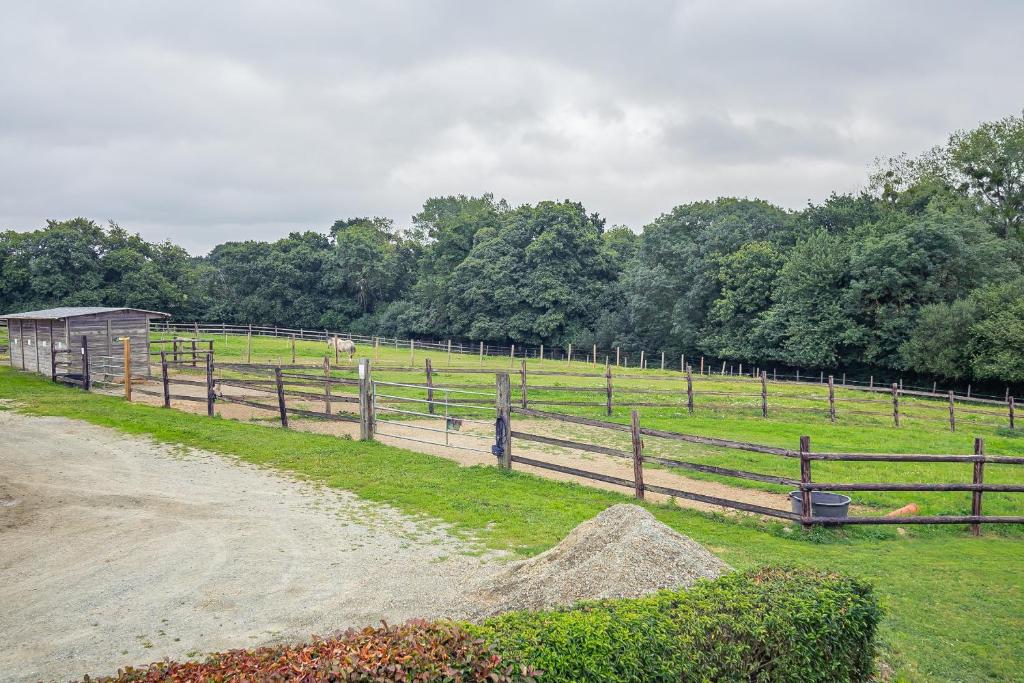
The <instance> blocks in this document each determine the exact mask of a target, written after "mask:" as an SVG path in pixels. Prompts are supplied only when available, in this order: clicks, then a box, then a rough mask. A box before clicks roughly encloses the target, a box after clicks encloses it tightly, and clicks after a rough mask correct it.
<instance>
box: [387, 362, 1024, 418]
mask: <svg viewBox="0 0 1024 683" xmlns="http://www.w3.org/2000/svg"><path fill="white" fill-rule="evenodd" d="M379 367H380V368H381V369H386V370H387V371H389V372H395V373H409V374H415V375H420V374H421V373H422V380H421V381H419V382H414V381H413V380H409V381H408V382H407V385H408V386H410V387H417V388H422V389H424V390H425V391H426V393H427V398H428V399H429V398H430V397H431V396H432V392H433V391H435V390H457V389H473V388H479V387H480V385H479V384H466V383H459V382H457V381H455V382H452V381H447V382H445V381H440V382H439V381H438V377H439V376H440V377H441V378H442V379H443V378H444V376H446V375H449V376H458V375H480V374H484V375H492V374H497V373H496V371H495V370H493V369H484V368H464V367H435V366H434V365H433V363H432V361H431V360H430V359H429V358H428V359H425V360H424V364H423V367H422V368H420V367H417V366H409V365H397V366H396V365H391V366H388V365H381V366H379ZM514 377H515V381H513V382H512V385H511V389H510V391H511V392H512V394H513V395H514V396H516V397H517V404H518V405H519V407H521V408H528V407H530V406H543V407H562V408H567V407H582V408H598V409H602V411H603V412H604V413H605V414H606V415H611V414H612V413H613V410H614V409H615V408H679V409H685V410H686V411H687V412H688V413H691V414H693V413H696V412H699V411H701V410H705V409H710V410H717V411H736V412H740V411H747V412H749V413H751V414H754V415H759V416H761V417H762V418H769V417H771V416H772V415H776V414H778V413H805V414H815V415H819V416H821V417H823V418H827V419H829V420H830V421H831V422H833V423H835V422H837V421H840V420H841V419H842V418H843V417H844V416H861V417H865V416H866V417H874V418H879V419H884V420H887V421H889V422H890V424H892V425H893V426H895V427H899V426H900V425H901V424H903V423H904V422H905V421H907V420H929V421H940V422H942V423H943V424H945V425H948V428H949V429H950V431H956V429H957V427H958V426H960V427H963V426H965V425H967V426H982V427H992V428H995V427H1006V428H1008V429H1011V430H1013V429H1015V428H1016V399H1015V398H1014V397H1013V396H1007V397H1006V400H1005V401H996V400H992V399H983V398H978V397H969V396H965V395H958V394H954V393H953V392H952V391H950V392H948V393H947V394H946V395H945V396H943V395H941V394H932V393H930V392H923V391H914V390H907V389H901V388H900V387H899V386H898V385H897V384H893V385H891V386H890V387H847V388H848V389H851V390H856V391H859V392H863V393H864V394H865V395H864V396H862V397H855V396H849V395H843V394H838V395H837V393H836V387H837V385H836V383H835V382H834V380H833V378H832V377H831V376H830V377H828V378H826V380H825V383H824V384H822V385H819V384H818V383H816V382H813V383H811V382H800V383H795V382H790V381H774V380H770V379H769V378H768V373H767V372H764V371H762V372H761V373H760V375H759V376H758V377H754V378H749V377H738V376H732V377H729V376H726V377H724V378H723V377H721V376H708V375H695V374H694V373H693V371H692V369H691V368H687V372H686V373H685V374H684V375H682V376H674V377H673V376H662V375H640V374H628V373H622V372H613V370H612V368H611V366H610V365H609V366H605V371H604V372H603V373H587V372H571V371H561V370H537V369H532V370H531V369H528V367H527V364H526V361H522V360H521V361H520V363H519V370H518V372H517V373H516V374H515V376H514ZM538 378H540V381H539V382H538ZM559 378H569V379H572V380H574V381H580V382H582V381H584V380H594V384H589V385H584V384H572V385H565V386H562V385H555V384H550V383H546V382H551V381H552V380H557V379H559ZM635 380H643V381H644V382H645V383H654V384H661V385H663V386H667V388H648V387H635V386H629V385H628V383H629V382H630V381H635ZM620 382H626V384H623V383H620ZM712 382H713V385H712V388H709V389H702V388H701V385H702V384H706V383H712ZM722 384H727V385H732V386H734V387H735V390H733V389H732V388H730V389H727V390H723V389H721V386H720V385H722ZM679 385H682V386H679ZM676 386H678V388H675V387H676ZM798 386H799V387H807V388H810V387H815V388H817V387H820V388H821V390H822V393H820V394H808V393H793V392H792V391H789V389H790V388H792V387H798ZM551 394H574V395H580V396H581V399H582V400H566V399H561V398H552V397H551ZM586 394H590V396H586ZM907 397H910V398H912V399H914V400H913V402H908V401H906V400H905V399H906V398H907Z"/></svg>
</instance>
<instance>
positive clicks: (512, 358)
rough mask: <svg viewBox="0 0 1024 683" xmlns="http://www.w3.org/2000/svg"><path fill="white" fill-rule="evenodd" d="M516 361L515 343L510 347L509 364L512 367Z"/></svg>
mask: <svg viewBox="0 0 1024 683" xmlns="http://www.w3.org/2000/svg"><path fill="white" fill-rule="evenodd" d="M515 362H516V345H515V344H513V345H512V346H511V347H510V350H509V354H508V366H509V367H510V368H511V367H512V364H513V363H515Z"/></svg>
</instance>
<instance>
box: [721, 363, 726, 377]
mask: <svg viewBox="0 0 1024 683" xmlns="http://www.w3.org/2000/svg"><path fill="white" fill-rule="evenodd" d="M721 374H722V377H725V361H724V360H723V361H722V373H721Z"/></svg>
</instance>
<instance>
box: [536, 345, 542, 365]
mask: <svg viewBox="0 0 1024 683" xmlns="http://www.w3.org/2000/svg"><path fill="white" fill-rule="evenodd" d="M537 358H538V360H539V361H540V362H539V363H538V365H539V366H540V367H544V345H543V344H541V345H540V355H538V356H537Z"/></svg>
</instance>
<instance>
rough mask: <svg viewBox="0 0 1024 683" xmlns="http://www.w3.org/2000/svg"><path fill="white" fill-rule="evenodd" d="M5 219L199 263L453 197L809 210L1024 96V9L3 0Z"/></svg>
mask: <svg viewBox="0 0 1024 683" xmlns="http://www.w3.org/2000/svg"><path fill="white" fill-rule="evenodd" d="M3 16H4V19H3V21H2V22H0V50H2V55H3V56H2V57H0V229H14V230H31V229H37V228H40V227H43V226H44V225H45V222H46V220H47V219H63V218H70V217H74V216H85V217H88V218H92V219H94V220H96V221H97V222H100V223H106V221H108V220H115V221H117V222H118V223H119V224H120V225H122V226H123V227H125V228H127V229H129V230H131V231H137V232H140V233H142V235H143V236H144V237H145V238H147V239H148V240H150V241H163V240H166V239H169V240H171V241H174V242H176V243H178V244H181V245H183V246H185V247H186V248H188V249H189V250H190V251H192V252H193V253H197V254H198V253H204V252H206V251H208V250H209V249H210V248H212V247H213V246H214V245H215V244H217V243H220V242H224V241H229V240H245V239H271V240H272V239H276V238H278V237H283V236H285V235H287V234H288V233H289V232H292V231H295V230H307V229H317V230H326V229H327V228H328V227H329V226H330V224H331V223H332V222H333V221H334V220H336V219H339V218H348V217H354V216H387V217H390V218H393V219H394V220H395V222H396V224H397V225H399V226H405V225H408V224H409V223H410V222H411V216H412V215H413V214H414V213H416V211H417V210H418V209H419V208H420V207H421V206H422V204H423V201H424V200H425V199H427V198H428V197H431V196H439V195H451V194H471V195H478V194H481V193H484V192H492V193H493V194H494V195H495V196H496V197H499V198H500V197H504V198H506V199H507V200H508V201H509V202H510V203H511V204H513V205H518V204H523V203H535V202H538V201H542V200H546V199H555V200H560V199H567V198H568V199H573V200H576V201H581V202H583V204H584V205H585V206H586V207H587V209H588V210H589V211H592V212H594V211H596V212H598V213H600V214H601V215H602V216H603V217H604V218H606V219H607V221H608V225H618V224H623V225H628V226H630V227H631V228H633V229H635V230H639V229H641V228H642V227H643V226H644V225H646V224H647V223H650V222H651V221H652V220H653V219H655V218H657V216H658V215H660V214H661V213H663V212H666V211H668V210H670V209H671V208H672V207H673V206H676V205H678V204H683V203H687V202H692V201H698V200H702V199H713V198H715V197H718V196H740V197H759V198H762V199H766V200H769V201H771V202H775V203H777V204H779V205H781V206H784V207H788V208H800V207H803V206H805V205H806V204H807V202H808V201H812V202H819V201H822V200H824V199H825V198H826V197H827V196H828V195H829V193H830V192H832V191H833V190H834V191H838V192H854V191H857V190H858V189H860V188H861V187H862V186H863V185H864V183H865V181H866V176H867V173H868V171H869V170H870V168H871V165H872V163H873V161H874V160H875V159H876V158H879V157H888V156H892V155H895V154H898V153H900V152H909V153H912V154H916V153H919V152H921V151H924V150H926V149H928V148H930V147H931V146H933V145H936V144H939V143H942V142H943V141H944V140H945V139H946V138H947V136H948V134H949V133H950V132H952V131H954V130H956V129H963V128H972V127H974V126H975V125H977V124H978V123H979V122H980V121H985V120H993V119H998V118H1001V117H1004V116H1007V115H1010V114H1019V113H1020V112H1021V110H1022V107H1024V88H1022V87H1021V86H1024V82H1022V79H1021V77H1020V75H1019V73H1018V71H1019V68H1018V67H1019V65H1020V64H1021V63H1024V41H1022V40H1020V35H1019V31H1020V29H1021V26H1024V3H1021V2H1017V1H1016V0H1006V1H1003V2H996V1H994V0H992V1H985V0H979V1H977V2H961V1H957V2H944V1H921V2H911V1H906V2H891V1H886V2H873V1H869V0H849V1H843V0H834V1H830V2H819V1H810V0H809V1H806V2H798V1H789V0H774V1H773V0H762V1H760V2H743V1H740V0H730V1H729V2H720V1H710V0H708V1H705V0H694V1H681V2H667V1H660V0H651V1H647V2H624V1H623V2H604V1H600V0H588V1H583V0H581V1H579V2H565V1H558V0H539V1H536V2H534V1H531V0H517V1H516V2H497V1H494V2H479V1H476V2H471V1H469V0H464V1H461V2H456V1H451V2H446V1H444V0H432V1H431V2H425V1H416V0H408V1H404V2H403V1H398V0H375V1H368V2H355V1H352V2H341V1H338V0H334V1H329V0H288V1H287V2H281V1H280V0H275V1H269V0H268V1H263V0H248V1H247V2H229V1H226V0H225V1H217V2H210V1H209V0H204V1H202V2H199V1H192V0H174V1H172V2H161V1H157V0H152V1H147V2H137V1H128V0H124V1H121V2H118V1H114V0H111V1H106V2H103V1H97V2H82V1H81V0H51V1H47V2H14V1H13V0H8V1H7V2H5V3H3Z"/></svg>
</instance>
